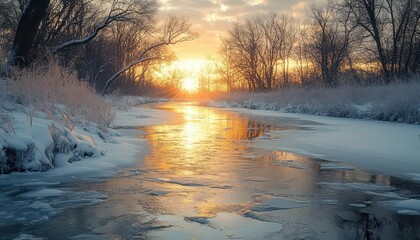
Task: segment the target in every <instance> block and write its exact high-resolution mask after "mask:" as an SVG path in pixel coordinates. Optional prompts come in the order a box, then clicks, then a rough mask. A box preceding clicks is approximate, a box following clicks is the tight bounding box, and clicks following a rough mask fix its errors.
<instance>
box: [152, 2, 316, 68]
mask: <svg viewBox="0 0 420 240" xmlns="http://www.w3.org/2000/svg"><path fill="white" fill-rule="evenodd" d="M159 2H160V6H161V7H160V12H159V16H160V17H165V16H168V15H180V16H186V17H188V18H189V19H190V20H191V22H192V23H193V25H192V29H193V30H194V31H195V32H198V33H199V34H200V36H199V38H198V39H196V40H194V41H192V42H186V43H181V44H179V45H177V46H175V47H173V50H174V51H175V53H176V55H177V57H178V59H179V60H187V61H188V60H205V59H209V58H215V57H216V56H217V52H218V49H219V43H220V37H221V36H225V35H226V33H227V31H228V30H229V29H230V27H231V26H232V22H234V21H237V20H243V19H246V18H248V17H252V16H255V15H256V14H259V13H267V12H277V13H286V14H291V15H292V16H293V17H295V18H296V19H302V18H303V16H304V15H305V9H306V8H307V6H309V5H310V4H312V3H313V2H315V1H314V0H159Z"/></svg>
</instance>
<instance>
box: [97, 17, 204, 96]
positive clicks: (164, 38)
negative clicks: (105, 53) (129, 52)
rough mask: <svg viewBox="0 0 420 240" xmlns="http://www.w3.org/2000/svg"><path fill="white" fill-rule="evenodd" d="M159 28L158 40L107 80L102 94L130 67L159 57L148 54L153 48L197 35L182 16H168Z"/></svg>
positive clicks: (194, 37)
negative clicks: (160, 31)
mask: <svg viewBox="0 0 420 240" xmlns="http://www.w3.org/2000/svg"><path fill="white" fill-rule="evenodd" d="M161 30H162V33H161V36H160V37H158V40H157V41H156V42H155V43H153V44H151V45H150V46H148V47H146V48H145V49H143V50H142V51H141V52H140V54H139V55H138V56H137V59H136V60H134V61H133V62H131V63H129V64H128V65H127V66H125V67H124V68H122V69H121V70H119V71H118V72H116V73H115V74H114V75H112V76H111V77H110V78H109V79H108V80H107V82H106V83H105V87H104V88H103V90H102V94H105V92H106V90H107V89H108V88H109V86H110V85H111V84H112V83H113V82H114V81H115V79H117V77H119V76H120V75H121V74H123V73H124V72H126V71H127V70H129V69H131V68H132V67H134V66H136V65H138V64H140V63H143V62H146V61H151V60H156V59H161V56H159V55H150V53H151V52H152V51H153V50H156V49H159V48H161V47H164V46H168V45H174V44H177V43H180V42H185V41H192V40H194V39H196V38H197V37H198V35H197V34H196V33H194V32H192V31H191V23H189V21H188V20H187V19H186V18H184V17H176V16H170V17H169V18H168V20H167V21H166V23H165V24H164V26H163V27H162V28H161Z"/></svg>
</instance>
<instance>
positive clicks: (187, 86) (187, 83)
mask: <svg viewBox="0 0 420 240" xmlns="http://www.w3.org/2000/svg"><path fill="white" fill-rule="evenodd" d="M198 87H199V86H198V80H197V79H194V78H190V77H186V78H184V79H182V90H184V91H187V92H190V93H192V92H196V91H197V90H198Z"/></svg>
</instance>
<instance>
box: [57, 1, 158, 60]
mask: <svg viewBox="0 0 420 240" xmlns="http://www.w3.org/2000/svg"><path fill="white" fill-rule="evenodd" d="M122 4H123V2H122V1H120V0H114V2H113V3H112V5H111V9H110V11H109V14H108V16H107V17H106V18H105V20H104V21H103V22H102V23H100V24H99V25H98V26H96V27H95V29H94V30H93V31H92V32H91V33H90V34H88V35H87V36H85V37H82V38H80V39H72V40H68V41H66V42H64V43H62V44H60V45H58V46H55V47H52V48H51V49H52V50H53V51H54V52H58V51H61V50H63V49H65V48H68V47H72V46H76V45H81V44H85V43H88V42H89V41H91V40H92V39H94V38H95V37H96V36H97V35H98V34H99V33H100V32H101V31H102V30H104V29H106V28H107V27H108V26H109V25H110V24H111V23H113V22H124V21H131V20H134V19H135V18H140V17H141V16H142V14H145V13H147V12H143V11H141V10H138V9H137V7H136V6H135V4H134V3H133V4H129V5H128V6H124V5H122ZM144 8H145V11H151V10H149V8H147V7H144ZM151 9H153V8H151Z"/></svg>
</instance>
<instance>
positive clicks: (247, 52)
mask: <svg viewBox="0 0 420 240" xmlns="http://www.w3.org/2000/svg"><path fill="white" fill-rule="evenodd" d="M291 22H293V19H292V18H291V17H288V16H286V15H278V14H276V13H269V14H264V15H258V16H256V17H254V18H252V19H248V20H245V21H244V22H236V23H234V25H233V28H232V30H230V31H229V32H228V37H226V38H224V39H222V45H223V49H225V50H223V52H225V54H229V56H227V55H225V56H224V58H226V57H228V58H229V62H231V63H233V65H234V67H235V69H236V72H237V73H239V74H240V75H241V78H242V79H245V81H246V83H247V88H248V89H249V90H250V91H259V90H263V91H265V90H272V89H274V88H275V87H278V86H281V85H287V84H289V74H288V73H289V61H290V58H291V54H292V49H293V47H294V44H295V43H294V41H295V37H296V29H294V25H293V24H292V23H291ZM227 49H228V50H229V51H226V50H227ZM281 76H282V77H283V82H280V78H281Z"/></svg>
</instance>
